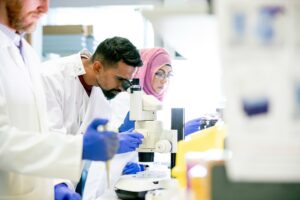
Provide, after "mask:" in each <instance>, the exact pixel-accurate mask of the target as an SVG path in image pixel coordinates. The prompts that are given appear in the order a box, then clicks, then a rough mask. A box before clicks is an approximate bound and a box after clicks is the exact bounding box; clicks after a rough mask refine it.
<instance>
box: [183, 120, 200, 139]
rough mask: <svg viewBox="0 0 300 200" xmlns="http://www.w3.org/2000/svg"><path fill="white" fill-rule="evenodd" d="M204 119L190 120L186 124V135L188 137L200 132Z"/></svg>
mask: <svg viewBox="0 0 300 200" xmlns="http://www.w3.org/2000/svg"><path fill="white" fill-rule="evenodd" d="M201 121H202V118H197V119H193V120H190V121H188V122H186V123H185V124H184V135H185V136H187V135H189V134H192V133H194V132H197V131H199V130H200V125H201Z"/></svg>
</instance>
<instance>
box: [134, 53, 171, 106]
mask: <svg viewBox="0 0 300 200" xmlns="http://www.w3.org/2000/svg"><path fill="white" fill-rule="evenodd" d="M140 54H141V59H142V61H143V66H142V67H140V68H139V69H138V71H137V73H136V75H135V78H139V79H140V85H141V87H142V89H143V90H144V92H145V93H146V94H149V95H153V96H155V97H156V98H157V99H158V100H160V101H162V100H163V98H164V95H165V93H166V90H167V88H168V85H169V79H170V77H171V76H172V67H171V58H170V55H169V53H168V52H167V51H166V50H165V49H164V48H150V49H142V50H140Z"/></svg>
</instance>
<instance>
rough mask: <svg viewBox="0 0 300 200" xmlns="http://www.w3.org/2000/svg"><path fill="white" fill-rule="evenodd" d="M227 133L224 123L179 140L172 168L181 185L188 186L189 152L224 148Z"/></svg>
mask: <svg viewBox="0 0 300 200" xmlns="http://www.w3.org/2000/svg"><path fill="white" fill-rule="evenodd" d="M225 135H226V131H225V127H224V125H216V126H213V127H210V128H207V129H204V130H201V131H199V132H198V133H194V134H192V135H190V136H189V138H186V139H185V140H182V141H180V142H178V146H177V153H176V165H175V167H174V168H173V169H172V176H173V177H175V178H176V179H177V180H178V182H179V184H180V186H181V187H184V188H185V187H186V185H187V180H186V177H187V175H186V171H187V170H186V160H185V154H186V153H187V152H205V151H207V150H211V149H222V150H223V149H224V138H225Z"/></svg>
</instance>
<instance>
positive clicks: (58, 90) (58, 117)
mask: <svg viewBox="0 0 300 200" xmlns="http://www.w3.org/2000/svg"><path fill="white" fill-rule="evenodd" d="M49 63H51V62H49ZM48 65H50V64H45V63H44V64H43V67H45V68H46V69H47V68H49V67H51V66H48ZM52 67H56V66H52ZM63 79H64V77H63V76H62V75H61V74H51V73H49V72H48V71H47V70H43V71H42V81H43V86H44V91H45V95H46V101H47V115H48V120H49V128H50V130H51V131H55V132H61V133H67V128H66V127H65V125H64V119H63V117H64V114H63V112H64V111H63V99H64V88H63V85H64V84H63Z"/></svg>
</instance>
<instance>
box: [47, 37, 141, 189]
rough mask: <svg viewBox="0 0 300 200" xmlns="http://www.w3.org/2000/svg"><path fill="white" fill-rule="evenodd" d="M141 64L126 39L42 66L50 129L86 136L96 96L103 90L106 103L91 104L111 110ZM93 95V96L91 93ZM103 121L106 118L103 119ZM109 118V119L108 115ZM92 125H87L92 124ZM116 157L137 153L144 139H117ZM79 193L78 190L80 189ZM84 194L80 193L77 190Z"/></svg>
mask: <svg viewBox="0 0 300 200" xmlns="http://www.w3.org/2000/svg"><path fill="white" fill-rule="evenodd" d="M141 65H142V61H141V58H140V55H139V52H138V50H137V49H136V47H135V46H134V45H133V44H132V43H131V42H130V41H129V40H128V39H126V38H122V37H113V38H108V39H106V40H104V41H103V42H101V43H100V44H99V46H98V47H97V49H96V51H95V53H94V54H93V55H90V54H89V52H87V51H86V50H85V51H82V52H81V53H78V54H74V55H71V56H67V57H63V58H58V59H55V60H51V61H48V62H45V63H44V64H43V67H42V68H43V70H42V77H43V82H44V87H45V91H46V96H47V108H48V115H49V118H50V128H51V129H52V130H55V131H60V132H62V133H69V134H74V135H76V134H80V133H83V130H85V128H80V127H81V126H82V124H83V126H84V125H85V124H86V122H85V121H84V119H85V118H86V117H85V115H86V113H87V109H88V106H90V107H95V106H96V105H89V104H91V102H89V100H90V98H89V97H90V95H91V94H92V98H91V99H92V100H93V99H94V96H93V95H94V94H95V92H92V90H97V89H98V88H97V87H99V88H101V91H98V92H102V93H103V94H104V96H105V97H106V99H103V98H99V99H98V100H96V101H93V102H92V104H102V108H101V110H100V109H99V111H98V112H103V111H102V110H104V109H105V110H108V109H107V108H106V106H109V103H107V102H106V101H107V100H110V99H112V98H114V97H115V96H116V95H117V94H118V93H119V92H122V91H124V90H126V89H127V88H128V87H129V86H130V81H129V80H130V79H131V78H132V76H133V74H134V72H135V71H136V68H137V67H139V66H141ZM91 92H92V93H91ZM101 117H104V116H103V115H102V116H101ZM105 117H106V118H109V116H108V115H105ZM89 122H90V121H88V123H89ZM118 136H119V148H118V151H117V153H126V152H129V151H134V150H135V149H136V148H137V147H138V146H139V145H140V144H141V142H142V140H141V139H142V138H143V135H142V134H140V133H136V132H134V133H133V132H132V131H127V132H123V133H121V134H119V135H118ZM77 189H78V188H77ZM77 191H78V192H79V193H81V192H82V191H81V189H78V190H77Z"/></svg>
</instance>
